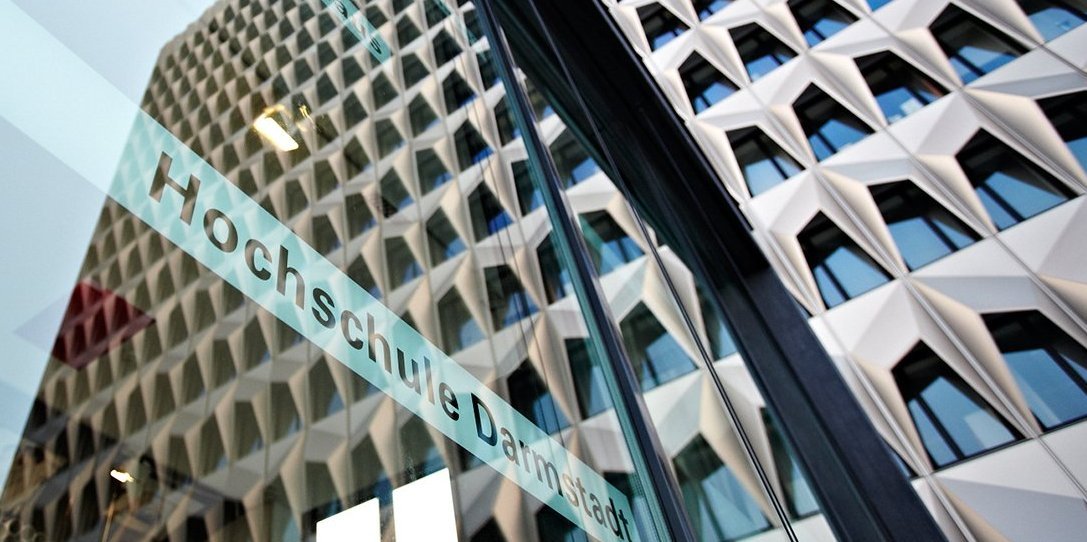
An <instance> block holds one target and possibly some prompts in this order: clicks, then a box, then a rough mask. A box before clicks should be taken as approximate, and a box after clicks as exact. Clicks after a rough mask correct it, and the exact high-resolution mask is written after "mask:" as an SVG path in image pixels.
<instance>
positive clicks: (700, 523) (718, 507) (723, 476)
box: [673, 435, 771, 541]
mask: <svg viewBox="0 0 1087 542" xmlns="http://www.w3.org/2000/svg"><path fill="white" fill-rule="evenodd" d="M673 464H674V465H675V468H676V478H677V481H678V482H679V489H680V492H681V493H682V494H683V504H684V506H685V508H686V509H687V515H688V516H689V517H690V518H691V526H692V527H693V528H694V531H695V535H696V536H697V538H698V539H699V540H721V541H732V540H739V539H741V538H746V537H748V536H751V535H753V534H755V533H759V532H762V531H766V530H768V529H770V528H771V525H770V522H769V521H767V519H766V517H765V516H764V515H763V514H762V512H761V511H760V510H759V505H758V503H756V502H755V499H753V498H751V495H749V494H748V492H747V490H746V489H744V486H743V484H742V483H740V479H739V478H738V477H737V476H736V474H734V473H733V472H732V469H730V468H728V466H726V465H725V464H724V463H723V462H722V461H721V458H720V457H719V456H718V455H717V452H715V451H714V450H713V448H711V447H710V445H709V443H708V442H706V439H704V438H703V437H702V435H699V436H697V437H695V439H694V440H692V441H691V443H690V444H688V445H687V446H686V447H684V448H683V451H681V452H680V453H679V455H677V456H676V458H675V459H674V460H673Z"/></svg>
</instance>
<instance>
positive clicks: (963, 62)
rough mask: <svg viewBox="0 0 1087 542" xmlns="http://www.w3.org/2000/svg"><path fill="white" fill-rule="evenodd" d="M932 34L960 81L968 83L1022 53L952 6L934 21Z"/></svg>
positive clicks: (999, 34)
mask: <svg viewBox="0 0 1087 542" xmlns="http://www.w3.org/2000/svg"><path fill="white" fill-rule="evenodd" d="M930 28H931V30H932V35H933V36H934V37H935V38H936V41H937V42H939V44H940V47H941V48H942V49H943V50H944V54H946V55H947V59H948V60H949V61H951V65H952V66H953V67H954V68H955V71H956V72H958V74H959V78H961V79H962V82H963V83H964V84H965V83H969V82H971V81H973V80H975V79H977V78H979V77H981V76H983V75H985V74H987V73H989V72H991V71H993V70H995V69H997V68H999V67H1001V66H1003V65H1005V64H1007V63H1008V62H1011V61H1012V60H1015V59H1016V58H1017V57H1019V55H1021V54H1023V53H1025V52H1026V50H1025V49H1024V48H1023V46H1022V45H1019V44H1018V43H1016V42H1015V41H1013V40H1012V39H1011V38H1010V37H1008V36H1007V35H1005V34H1004V33H1003V32H1000V31H999V30H997V29H995V28H993V27H992V26H991V25H989V24H988V23H985V22H983V21H982V20H980V19H978V18H977V17H974V16H973V15H971V14H969V13H967V12H965V11H963V10H962V9H960V8H958V7H957V6H955V5H954V4H952V5H949V6H948V7H947V9H945V10H944V11H943V13H941V14H940V16H939V17H937V18H936V21H935V22H933V23H932V26H931V27H930Z"/></svg>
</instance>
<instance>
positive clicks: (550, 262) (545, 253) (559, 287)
mask: <svg viewBox="0 0 1087 542" xmlns="http://www.w3.org/2000/svg"><path fill="white" fill-rule="evenodd" d="M536 255H537V257H538V258H539V259H540V273H541V274H542V275H543V283H544V291H545V292H546V293H547V302H548V303H554V302H556V301H558V300H560V299H562V298H564V297H566V294H568V293H570V291H571V290H570V288H571V286H570V271H569V270H568V269H566V267H565V266H563V265H562V264H561V263H559V257H558V255H557V254H556V253H555V245H554V243H552V241H551V235H550V234H548V236H547V237H544V240H543V242H542V243H540V246H539V247H538V248H537V249H536Z"/></svg>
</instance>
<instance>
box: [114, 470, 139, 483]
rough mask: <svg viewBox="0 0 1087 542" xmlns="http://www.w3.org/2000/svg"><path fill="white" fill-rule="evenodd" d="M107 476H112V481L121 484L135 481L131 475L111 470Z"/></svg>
mask: <svg viewBox="0 0 1087 542" xmlns="http://www.w3.org/2000/svg"><path fill="white" fill-rule="evenodd" d="M109 475H110V476H112V477H113V479H114V480H117V481H118V482H121V483H122V484H128V483H132V482H135V481H136V479H135V478H133V477H132V475H131V474H129V473H127V472H125V471H123V470H117V469H113V470H111V471H109Z"/></svg>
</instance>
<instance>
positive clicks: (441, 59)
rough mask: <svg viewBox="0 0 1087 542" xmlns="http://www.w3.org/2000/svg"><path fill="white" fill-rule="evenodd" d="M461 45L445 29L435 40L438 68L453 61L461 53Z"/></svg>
mask: <svg viewBox="0 0 1087 542" xmlns="http://www.w3.org/2000/svg"><path fill="white" fill-rule="evenodd" d="M461 51H462V49H461V48H460V45H457V42H456V41H454V40H453V38H452V37H451V36H450V35H449V34H448V33H447V32H446V31H445V30H444V29H443V30H442V31H440V32H438V35H437V36H435V38H434V60H435V61H436V62H437V65H438V66H442V65H444V64H445V63H446V62H449V61H450V60H453V59H454V58H456V57H457V55H459V54H460V53H461Z"/></svg>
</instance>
